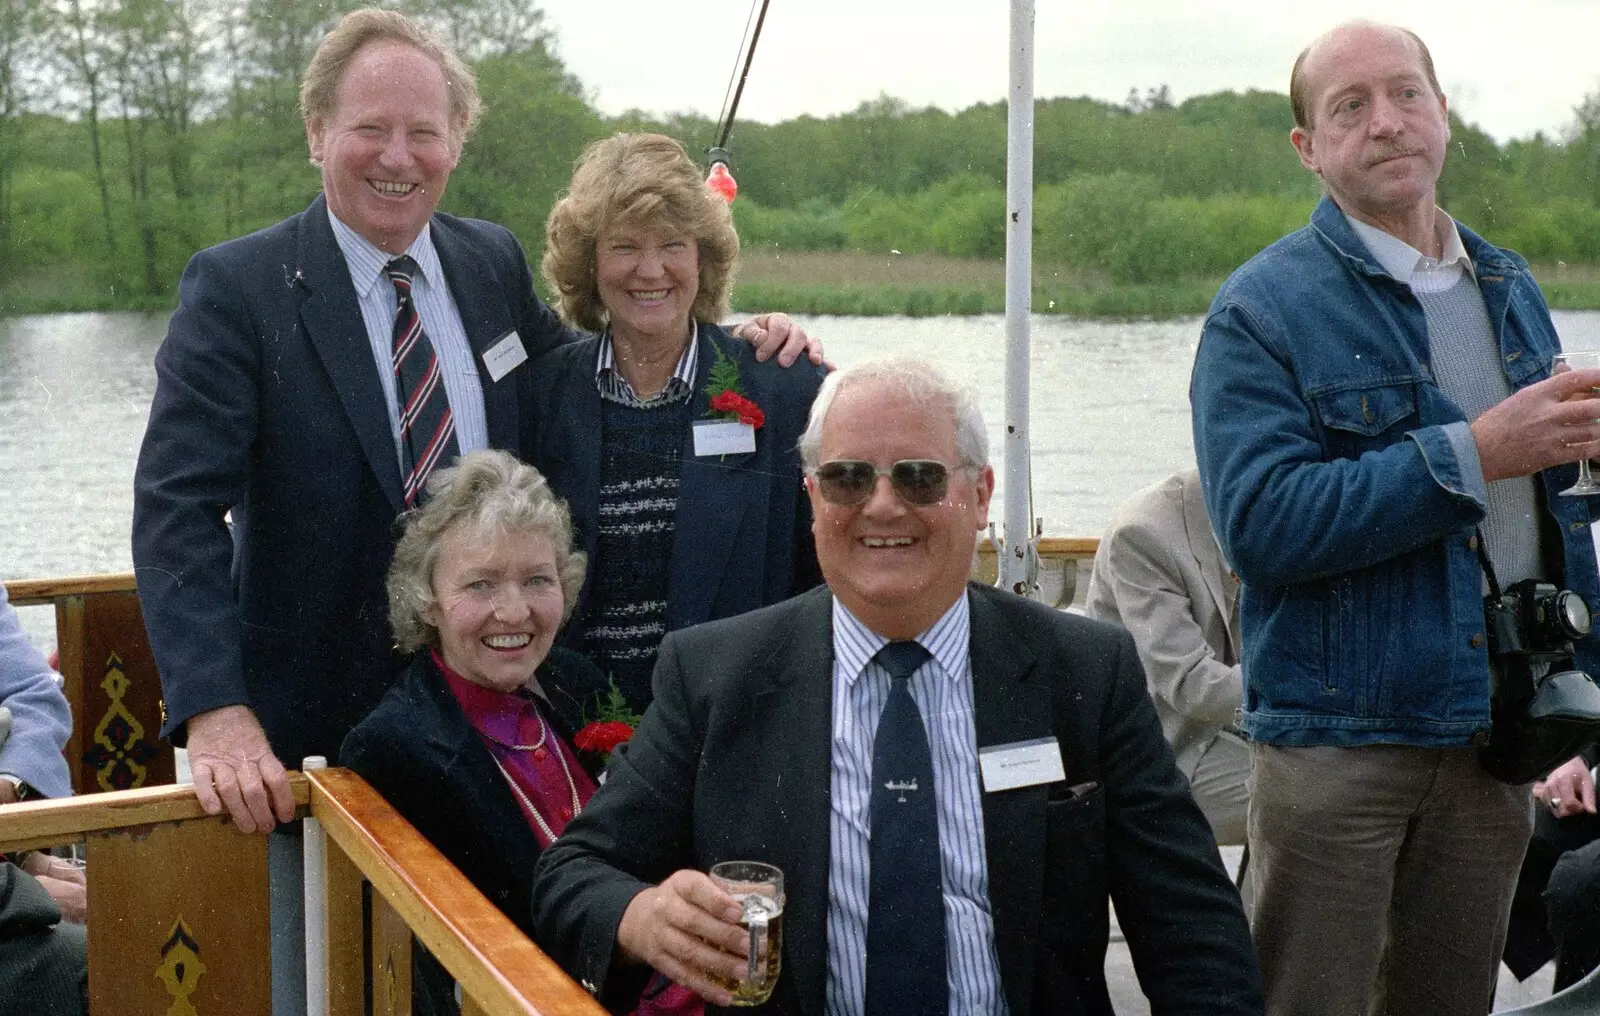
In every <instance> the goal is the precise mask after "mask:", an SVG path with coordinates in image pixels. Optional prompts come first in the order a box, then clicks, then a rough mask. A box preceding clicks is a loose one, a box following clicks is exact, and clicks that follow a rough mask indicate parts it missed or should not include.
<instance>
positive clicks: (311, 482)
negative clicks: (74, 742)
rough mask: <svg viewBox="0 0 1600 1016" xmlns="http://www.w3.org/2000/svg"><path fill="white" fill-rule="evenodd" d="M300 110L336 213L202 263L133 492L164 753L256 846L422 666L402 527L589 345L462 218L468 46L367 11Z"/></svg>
mask: <svg viewBox="0 0 1600 1016" xmlns="http://www.w3.org/2000/svg"><path fill="white" fill-rule="evenodd" d="M300 108H301V113H302V115H303V116H304V118H305V124H306V139H307V142H308V144H309V148H310V153H311V161H312V163H313V164H314V165H317V166H319V167H320V168H321V172H322V194H321V195H319V196H318V197H317V198H316V200H314V201H313V202H312V203H311V206H310V207H309V208H308V209H307V210H306V211H304V212H302V213H300V214H299V215H295V216H292V217H290V218H289V219H286V220H284V221H283V222H281V223H279V224H277V225H275V226H272V227H270V228H268V229H265V230H262V231H260V232H257V233H253V234H251V235H249V236H246V237H243V238H240V239H236V240H231V241H228V242H227V243H223V244H221V245H219V246H217V247H213V248H210V249H208V250H204V251H201V252H200V253H198V254H196V255H195V256H194V258H193V259H191V261H190V262H189V265H188V267H187V268H186V269H185V271H184V275H183V280H182V282H181V284H180V286H179V305H178V309H177V311H176V312H175V313H174V315H173V317H172V321H171V323H170V325H169V326H168V332H167V338H166V341H165V342H164V343H163V344H162V346H161V349H160V351H159V352H158V353H157V355H156V376H157V387H156V394H155V399H154V403H153V405H152V407H151V412H150V422H149V427H148V430H147V431H146V434H145V439H144V445H143V447H142V449H141V451H140V455H139V464H138V470H137V473H136V476H135V481H134V488H135V489H134V517H133V560H134V567H135V570H136V573H137V576H138V584H139V594H140V601H141V604H142V606H143V609H144V616H145V623H146V627H147V628H148V629H149V633H150V643H151V648H152V649H153V651H154V653H155V656H156V661H157V664H158V665H159V667H160V670H161V677H162V686H163V691H164V693H165V696H166V706H167V720H166V723H165V725H164V727H163V730H162V733H163V734H164V735H165V736H167V737H168V738H170V739H171V740H172V741H173V743H175V744H178V745H183V744H185V743H187V746H188V748H189V758H190V767H191V769H192V771H193V774H194V783H195V791H196V793H197V794H198V795H199V797H200V800H201V803H202V804H203V805H204V806H205V807H206V809H207V810H208V811H210V812H213V813H215V812H218V811H220V810H221V809H222V808H224V807H226V808H227V810H228V811H229V813H230V814H231V815H232V816H233V818H234V821H235V822H237V823H238V825H239V827H240V828H241V829H244V830H246V831H251V830H255V829H267V828H271V827H272V826H273V824H274V822H275V821H278V822H287V821H289V820H290V818H291V817H292V816H293V813H294V808H293V803H292V801H291V798H290V792H289V784H288V781H287V779H286V777H285V775H284V765H283V764H284V763H287V764H289V765H291V766H295V765H298V764H299V763H300V761H301V759H302V758H304V757H305V756H308V755H324V756H329V757H331V756H332V755H333V754H334V753H335V752H336V751H337V749H338V746H339V742H340V740H341V739H342V738H343V737H344V735H345V734H346V733H347V732H348V731H349V729H350V728H351V726H352V725H354V724H355V722H356V721H357V720H359V719H360V718H361V717H362V716H365V715H366V714H367V713H368V712H370V711H371V710H372V707H373V706H374V705H376V704H377V701H378V698H379V696H380V695H382V693H383V690H384V689H385V688H387V687H388V686H389V684H390V683H391V682H392V681H393V679H394V677H395V676H396V674H398V673H399V671H400V669H401V668H402V667H403V666H404V664H405V659H404V657H403V656H402V655H400V654H397V653H395V652H393V651H392V645H391V642H390V631H389V624H388V614H387V605H386V603H385V599H384V591H383V589H384V571H385V569H386V567H387V565H388V562H389V559H390V557H391V555H392V552H393V550H394V545H395V539H396V527H395V526H394V520H395V517H396V516H397V515H398V514H399V513H400V512H401V511H402V510H403V509H404V508H406V507H407V506H408V505H409V504H411V503H413V502H414V500H416V497H417V494H418V492H420V491H421V490H422V489H423V484H424V482H425V480H426V477H427V474H428V472H429V470H430V469H432V468H433V467H435V466H437V465H442V464H448V463H449V462H450V461H451V460H453V459H454V458H455V457H456V455H457V454H458V453H463V452H469V451H473V450H474V449H478V448H485V447H496V448H504V449H508V450H512V451H516V452H522V453H523V454H524V455H525V454H526V446H527V444H528V441H529V428H530V425H531V423H532V420H533V417H534V414H535V411H536V409H537V408H538V407H537V398H536V396H535V394H534V392H533V389H532V386H531V383H530V382H531V371H530V369H529V368H528V366H527V365H526V363H525V362H524V361H526V360H527V359H528V358H530V357H535V356H538V355H539V354H541V353H543V352H544V351H546V350H548V349H551V348H553V347H555V346H557V345H560V344H561V343H563V342H571V341H575V340H577V339H578V338H580V336H579V335H577V334H576V333H574V332H571V331H569V330H566V329H564V328H563V327H562V326H561V324H560V322H559V320H558V319H557V317H556V315H555V313H554V312H553V311H551V310H550V309H549V308H548V307H546V306H545V305H544V304H543V303H541V302H540V300H539V298H538V297H537V296H536V295H535V293H534V291H533V286H532V276H531V273H530V271H529V268H528V265H527V263H526V260H525V259H524V257H523V252H522V249H521V247H520V246H519V245H518V243H517V241H516V239H515V238H514V237H513V236H512V235H511V234H510V233H509V232H508V231H507V230H505V229H504V228H502V227H500V226H497V225H494V224H492V223H487V222H481V221H478V220H474V219H462V218H457V217H455V216H451V215H446V214H444V213H442V212H439V211H437V208H438V204H439V199H440V198H441V197H442V196H443V194H444V190H445V185H446V184H447V183H448V182H449V178H450V174H451V172H452V170H454V168H455V166H456V164H457V162H458V160H459V159H460V157H461V152H462V146H463V145H464V144H465V143H466V140H467V138H468V136H469V135H470V134H471V131H472V127H473V124H474V123H475V121H476V119H477V117H478V114H479V112H480V109H481V102H480V100H479V97H478V91H477V86H476V83H475V81H474V78H473V74H472V71H471V70H470V69H469V68H468V67H467V66H466V65H465V64H464V63H462V61H461V60H460V59H459V58H458V57H457V55H456V54H455V53H454V52H452V51H451V50H450V49H449V48H448V47H446V46H445V45H444V44H443V43H441V42H439V41H438V40H437V39H435V38H434V37H433V36H432V35H430V34H429V33H427V32H426V31H425V30H423V29H422V28H420V27H419V26H418V25H417V24H416V23H414V22H412V21H411V20H410V19H408V18H406V17H405V16H403V15H401V14H399V13H397V12H395V11H387V10H362V11H356V12H354V13H351V14H348V15H346V16H345V17H344V18H343V19H341V20H340V22H339V24H338V25H337V26H336V27H335V28H334V29H333V30H332V31H331V32H330V33H329V34H328V35H327V37H326V38H324V39H323V41H322V43H321V45H319V46H318V48H317V51H316V54H315V55H314V56H313V57H312V59H311V63H310V65H309V66H308V67H307V69H306V74H305V79H304V80H303V81H302V83H301V89H300ZM767 323H768V325H769V326H770V330H769V331H768V332H767V333H766V335H767V339H768V340H769V343H771V342H781V341H782V340H785V339H787V340H789V341H790V343H791V346H792V347H793V346H794V344H796V343H803V342H804V336H803V335H802V334H800V333H799V330H798V329H790V328H789V326H788V322H787V319H785V318H783V317H782V316H781V315H776V316H774V317H773V318H772V319H769V320H768V322H767ZM756 331H757V332H759V331H760V329H759V328H757V329H756ZM796 348H797V347H794V348H791V349H790V351H789V352H790V355H792V354H793V352H794V351H795V349H796ZM813 352H814V354H815V355H817V356H818V357H819V358H820V351H815V350H814V351H813ZM397 356H398V357H399V360H398V361H397V360H396V357H397ZM230 511H231V512H232V526H231V532H230V526H229V524H228V522H227V515H228V513H229V512H230Z"/></svg>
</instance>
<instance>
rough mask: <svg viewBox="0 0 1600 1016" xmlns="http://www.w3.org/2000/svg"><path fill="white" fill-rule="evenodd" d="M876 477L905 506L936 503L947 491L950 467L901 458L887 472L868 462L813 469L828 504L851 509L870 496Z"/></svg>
mask: <svg viewBox="0 0 1600 1016" xmlns="http://www.w3.org/2000/svg"><path fill="white" fill-rule="evenodd" d="M880 476H887V477H888V478H889V485H890V486H891V487H893V488H894V492H895V493H896V494H898V495H900V500H902V501H904V502H905V503H906V504H911V505H921V506H926V505H931V504H938V503H939V502H940V501H943V500H944V496H945V494H946V493H948V492H949V490H950V467H949V466H947V465H945V464H944V463H943V462H934V461H932V460H930V459H901V460H900V461H899V462H896V463H895V464H894V465H892V466H890V467H888V468H887V469H879V468H878V467H877V466H874V465H873V464H872V463H870V462H861V461H859V460H856V459H839V460H837V461H834V462H824V463H823V464H822V465H820V466H818V467H817V472H816V477H817V492H818V493H820V494H821V495H822V499H823V500H824V501H826V502H828V503H829V504H833V505H838V506H840V507H841V508H850V507H854V506H855V505H859V504H864V503H865V502H866V500H867V498H869V497H871V496H872V489H873V488H874V487H876V486H877V484H878V477H880Z"/></svg>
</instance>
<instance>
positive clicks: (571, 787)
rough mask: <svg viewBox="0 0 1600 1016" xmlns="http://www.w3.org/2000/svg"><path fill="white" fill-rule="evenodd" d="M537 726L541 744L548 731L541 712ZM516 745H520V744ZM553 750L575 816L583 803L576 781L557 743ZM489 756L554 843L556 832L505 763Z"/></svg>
mask: <svg viewBox="0 0 1600 1016" xmlns="http://www.w3.org/2000/svg"><path fill="white" fill-rule="evenodd" d="M534 711H535V712H538V709H535V710H534ZM539 726H540V730H539V743H540V744H543V743H544V741H545V735H546V734H548V733H549V732H550V728H549V727H548V726H546V725H545V722H544V714H543V713H540V714H539ZM518 747H520V745H519V746H518ZM554 750H555V755H556V760H557V761H558V762H560V763H561V775H562V776H565V777H566V778H567V792H568V793H570V794H571V795H572V814H573V817H576V816H577V814H578V812H580V811H582V810H583V805H582V804H580V803H579V802H578V785H577V783H575V782H573V779H572V769H571V768H570V767H568V765H567V753H566V752H564V751H562V750H561V746H560V745H559V744H558V745H556V746H555V749H554ZM489 757H490V758H493V759H494V764H495V767H496V768H497V769H499V770H500V775H501V776H504V777H505V778H506V782H507V783H509V784H511V792H512V793H513V794H516V795H517V800H518V801H521V802H522V806H523V807H524V808H526V809H528V814H530V815H532V816H533V821H534V822H535V823H537V824H538V826H539V831H540V832H542V833H544V837H545V839H547V840H549V841H550V842H552V843H554V842H555V838H556V832H555V830H554V829H551V828H550V823H549V822H546V821H545V818H544V816H543V815H541V814H539V809H538V808H537V807H536V806H535V805H534V803H533V801H532V800H531V799H529V797H528V795H527V794H525V793H523V791H522V787H521V786H520V785H518V783H517V781H516V780H514V779H512V778H511V773H510V772H508V771H507V770H506V767H505V765H504V764H502V763H501V761H500V758H499V756H497V755H495V753H494V752H490V753H489Z"/></svg>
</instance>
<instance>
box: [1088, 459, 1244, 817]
mask: <svg viewBox="0 0 1600 1016" xmlns="http://www.w3.org/2000/svg"><path fill="white" fill-rule="evenodd" d="M1086 606H1087V607H1088V611H1089V616H1090V617H1093V618H1096V619H1098V620H1101V621H1109V622H1110V623H1112V624H1120V625H1122V626H1123V627H1124V628H1127V629H1128V633H1129V634H1131V635H1132V636H1133V643H1134V645H1136V646H1138V647H1139V662H1140V663H1142V664H1144V676H1145V680H1146V681H1147V682H1148V683H1149V686H1150V698H1151V699H1152V700H1154V702H1155V705H1156V715H1157V716H1158V717H1160V718H1161V731H1162V733H1164V734H1166V735H1167V741H1168V742H1169V743H1170V744H1171V745H1172V750H1173V753H1174V754H1176V755H1177V757H1178V768H1179V769H1180V770H1181V771H1182V772H1183V775H1184V776H1186V777H1188V778H1189V789H1190V791H1191V792H1193V794H1194V800H1195V803H1196V804H1198V805H1199V806H1200V810H1201V811H1203V812H1205V814H1206V821H1208V822H1210V823H1211V831H1212V833H1213V834H1215V835H1216V838H1217V842H1218V843H1243V842H1244V841H1245V839H1244V827H1245V810H1246V806H1247V805H1248V804H1249V803H1250V794H1249V791H1248V789H1247V788H1246V783H1247V781H1248V780H1249V778H1250V747H1249V745H1247V744H1246V743H1245V741H1244V739H1243V738H1242V737H1240V736H1239V730H1238V727H1237V723H1238V713H1239V706H1240V705H1241V703H1242V702H1243V701H1244V677H1243V675H1242V674H1241V673H1240V667H1239V578H1238V576H1236V575H1234V574H1233V572H1232V571H1231V570H1229V568H1228V566H1227V565H1226V564H1225V563H1224V562H1223V560H1222V552H1221V551H1220V550H1218V549H1217V538H1216V537H1215V536H1214V535H1212V532H1211V520H1210V519H1209V518H1208V517H1207V516H1206V504H1205V498H1204V496H1203V495H1202V494H1201V491H1200V473H1199V471H1198V470H1195V469H1185V470H1182V471H1180V472H1177V473H1174V474H1173V475H1171V476H1169V477H1167V478H1166V479H1164V480H1161V481H1160V482H1158V483H1155V484H1153V485H1151V486H1150V487H1147V488H1145V489H1144V490H1141V491H1140V492H1139V493H1137V494H1135V495H1134V496H1133V497H1131V498H1129V499H1128V500H1127V501H1126V502H1125V503H1124V504H1123V505H1122V507H1121V508H1119V509H1117V515H1116V517H1115V518H1114V519H1112V521H1111V528H1110V529H1108V530H1107V531H1106V535H1105V536H1104V537H1102V538H1101V540H1100V547H1099V549H1098V550H1097V551H1095V555H1094V570H1093V571H1092V572H1091V573H1090V575H1089V593H1088V597H1087V603H1086Z"/></svg>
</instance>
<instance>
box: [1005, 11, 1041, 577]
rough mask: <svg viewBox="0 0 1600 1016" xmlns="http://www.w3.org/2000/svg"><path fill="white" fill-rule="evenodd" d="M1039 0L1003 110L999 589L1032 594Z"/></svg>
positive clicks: (1015, 17) (1025, 27)
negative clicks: (1031, 376) (1031, 370)
mask: <svg viewBox="0 0 1600 1016" xmlns="http://www.w3.org/2000/svg"><path fill="white" fill-rule="evenodd" d="M1033 21H1034V0H1011V90H1010V92H1009V94H1008V102H1007V111H1006V427H1005V446H1004V447H1005V477H1006V485H1005V505H1006V507H1005V542H1004V546H1003V548H1002V550H1001V554H1000V588H1002V589H1009V590H1011V591H1012V592H1016V593H1022V594H1023V595H1030V594H1031V593H1032V592H1033V591H1034V588H1035V582H1036V579H1037V576H1038V560H1037V558H1036V557H1035V556H1034V542H1033V536H1034V532H1033V498H1032V493H1033V487H1032V483H1031V481H1030V480H1029V475H1028V451H1029V448H1028V347H1029V333H1028V327H1029V320H1028V318H1029V314H1030V313H1031V312H1032V309H1033Z"/></svg>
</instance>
